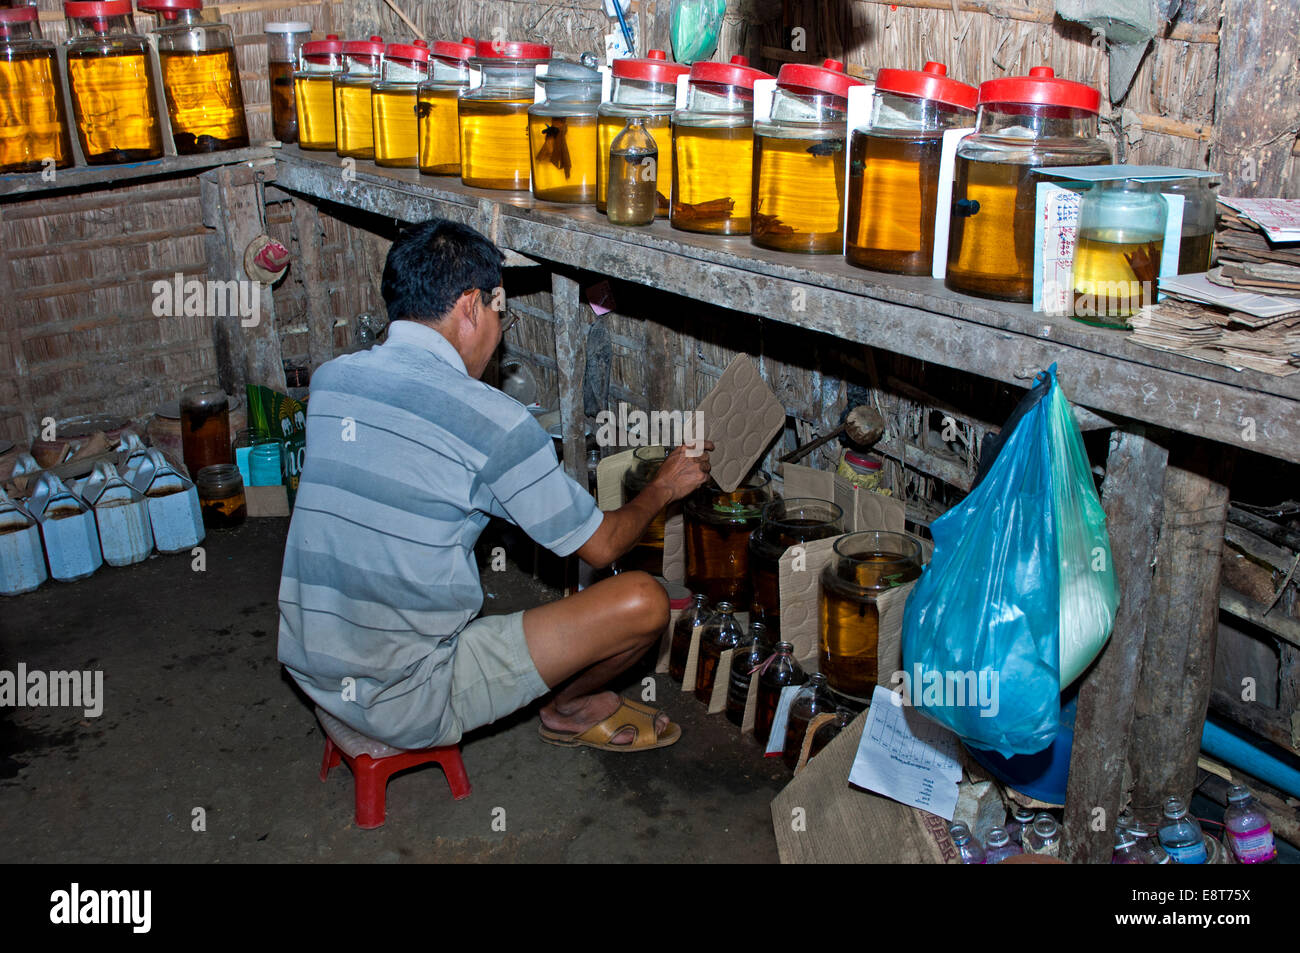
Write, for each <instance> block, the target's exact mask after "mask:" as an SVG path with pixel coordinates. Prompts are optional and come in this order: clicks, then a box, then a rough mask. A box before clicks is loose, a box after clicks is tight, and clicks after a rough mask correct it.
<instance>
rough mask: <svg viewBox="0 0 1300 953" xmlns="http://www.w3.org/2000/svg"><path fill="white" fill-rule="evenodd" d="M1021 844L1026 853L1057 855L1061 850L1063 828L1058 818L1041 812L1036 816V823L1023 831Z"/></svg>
mask: <svg viewBox="0 0 1300 953" xmlns="http://www.w3.org/2000/svg"><path fill="white" fill-rule="evenodd" d="M1020 846H1021V847H1022V848H1024V851H1025V853H1026V854H1046V855H1048V856H1049V857H1055V856H1057V855H1058V854H1059V853H1060V852H1061V828H1060V826H1059V825H1058V824H1057V823H1056V818H1054V817H1052V815H1050V814H1048V813H1046V812H1040V813H1039V814H1038V815H1037V816H1035V817H1034V823H1033V824H1031V825H1030V826H1029V828H1028V829H1026V830H1024V831H1022V832H1021V835H1020Z"/></svg>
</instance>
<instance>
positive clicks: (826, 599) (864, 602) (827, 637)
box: [820, 553, 921, 704]
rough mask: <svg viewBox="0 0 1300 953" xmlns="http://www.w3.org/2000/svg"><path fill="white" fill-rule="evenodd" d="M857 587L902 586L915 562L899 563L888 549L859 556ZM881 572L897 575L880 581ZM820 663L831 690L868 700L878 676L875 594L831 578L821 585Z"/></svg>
mask: <svg viewBox="0 0 1300 953" xmlns="http://www.w3.org/2000/svg"><path fill="white" fill-rule="evenodd" d="M859 558H860V559H861V560H862V561H861V562H860V563H858V565H857V566H856V575H857V585H858V586H860V587H861V588H862V589H874V590H879V591H884V590H885V589H887V588H889V587H890V586H891V585H902V584H904V583H907V582H910V581H911V580H913V579H915V578H917V577H918V576H919V575H920V574H921V568H920V566H919V565H916V564H912V565H908V566H906V568H903V567H900V564H899V560H898V556H897V555H895V554H892V553H871V554H867V555H863V556H861V557H859ZM884 576H891V577H895V576H896V577H897V578H893V579H891V580H890V581H888V582H886V581H885V579H884V578H883V577H884ZM820 610H821V644H820V652H821V663H820V668H821V672H822V674H824V675H825V676H826V682H827V684H828V685H829V686H830V687H831V689H832V690H833V691H836V692H839V693H840V694H841V695H847V696H848V697H849V698H852V699H856V700H858V701H860V702H862V703H863V704H865V703H867V702H869V701H870V700H871V693H872V692H873V691H874V690H875V687H876V681H877V678H878V672H877V668H878V665H877V653H878V651H879V648H880V612H879V610H878V609H877V608H876V597H875V594H874V593H873V594H870V595H865V596H864V595H862V594H861V593H860V592H856V591H851V590H850V589H849V588H847V587H842V586H837V585H836V584H835V581H834V580H832V581H827V580H825V579H823V580H822V585H821V600H820Z"/></svg>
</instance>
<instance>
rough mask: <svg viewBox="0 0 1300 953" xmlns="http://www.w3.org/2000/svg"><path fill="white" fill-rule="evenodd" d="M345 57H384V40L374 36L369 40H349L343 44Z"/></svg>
mask: <svg viewBox="0 0 1300 953" xmlns="http://www.w3.org/2000/svg"><path fill="white" fill-rule="evenodd" d="M343 55H344V56H383V55H384V38H383V37H382V36H372V37H371V38H370V39H368V40H348V41H346V42H345V43H344V44H343Z"/></svg>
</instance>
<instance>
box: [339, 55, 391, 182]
mask: <svg viewBox="0 0 1300 953" xmlns="http://www.w3.org/2000/svg"><path fill="white" fill-rule="evenodd" d="M383 68H384V38H383V37H382V36H372V37H371V38H370V39H368V40H348V41H346V42H344V44H343V70H342V72H339V73H335V74H334V151H335V152H337V153H338V154H339V155H340V156H343V157H344V158H350V159H373V158H374V157H375V121H374V115H373V113H372V112H371V109H370V87H371V85H372V84H373V83H374V81H375V80H376V79H378V78H379V77H380V75H381V74H382V73H383Z"/></svg>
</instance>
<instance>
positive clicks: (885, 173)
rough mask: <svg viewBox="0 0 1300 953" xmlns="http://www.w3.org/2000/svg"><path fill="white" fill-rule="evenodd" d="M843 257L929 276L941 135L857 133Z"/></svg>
mask: <svg viewBox="0 0 1300 953" xmlns="http://www.w3.org/2000/svg"><path fill="white" fill-rule="evenodd" d="M851 148H852V154H851V155H850V157H849V221H848V244H847V246H846V248H845V257H846V258H848V260H849V261H850V262H852V263H853V264H855V265H861V266H862V267H864V268H871V269H873V270H875V271H888V272H893V273H894V274H900V275H928V274H930V270H931V268H932V267H933V258H934V213H935V209H936V206H937V205H938V200H939V156H940V154H941V153H942V152H943V137H942V136H941V135H940V136H917V137H909V138H901V137H897V136H880V135H868V134H866V133H864V132H854V133H853V139H852V146H851Z"/></svg>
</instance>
